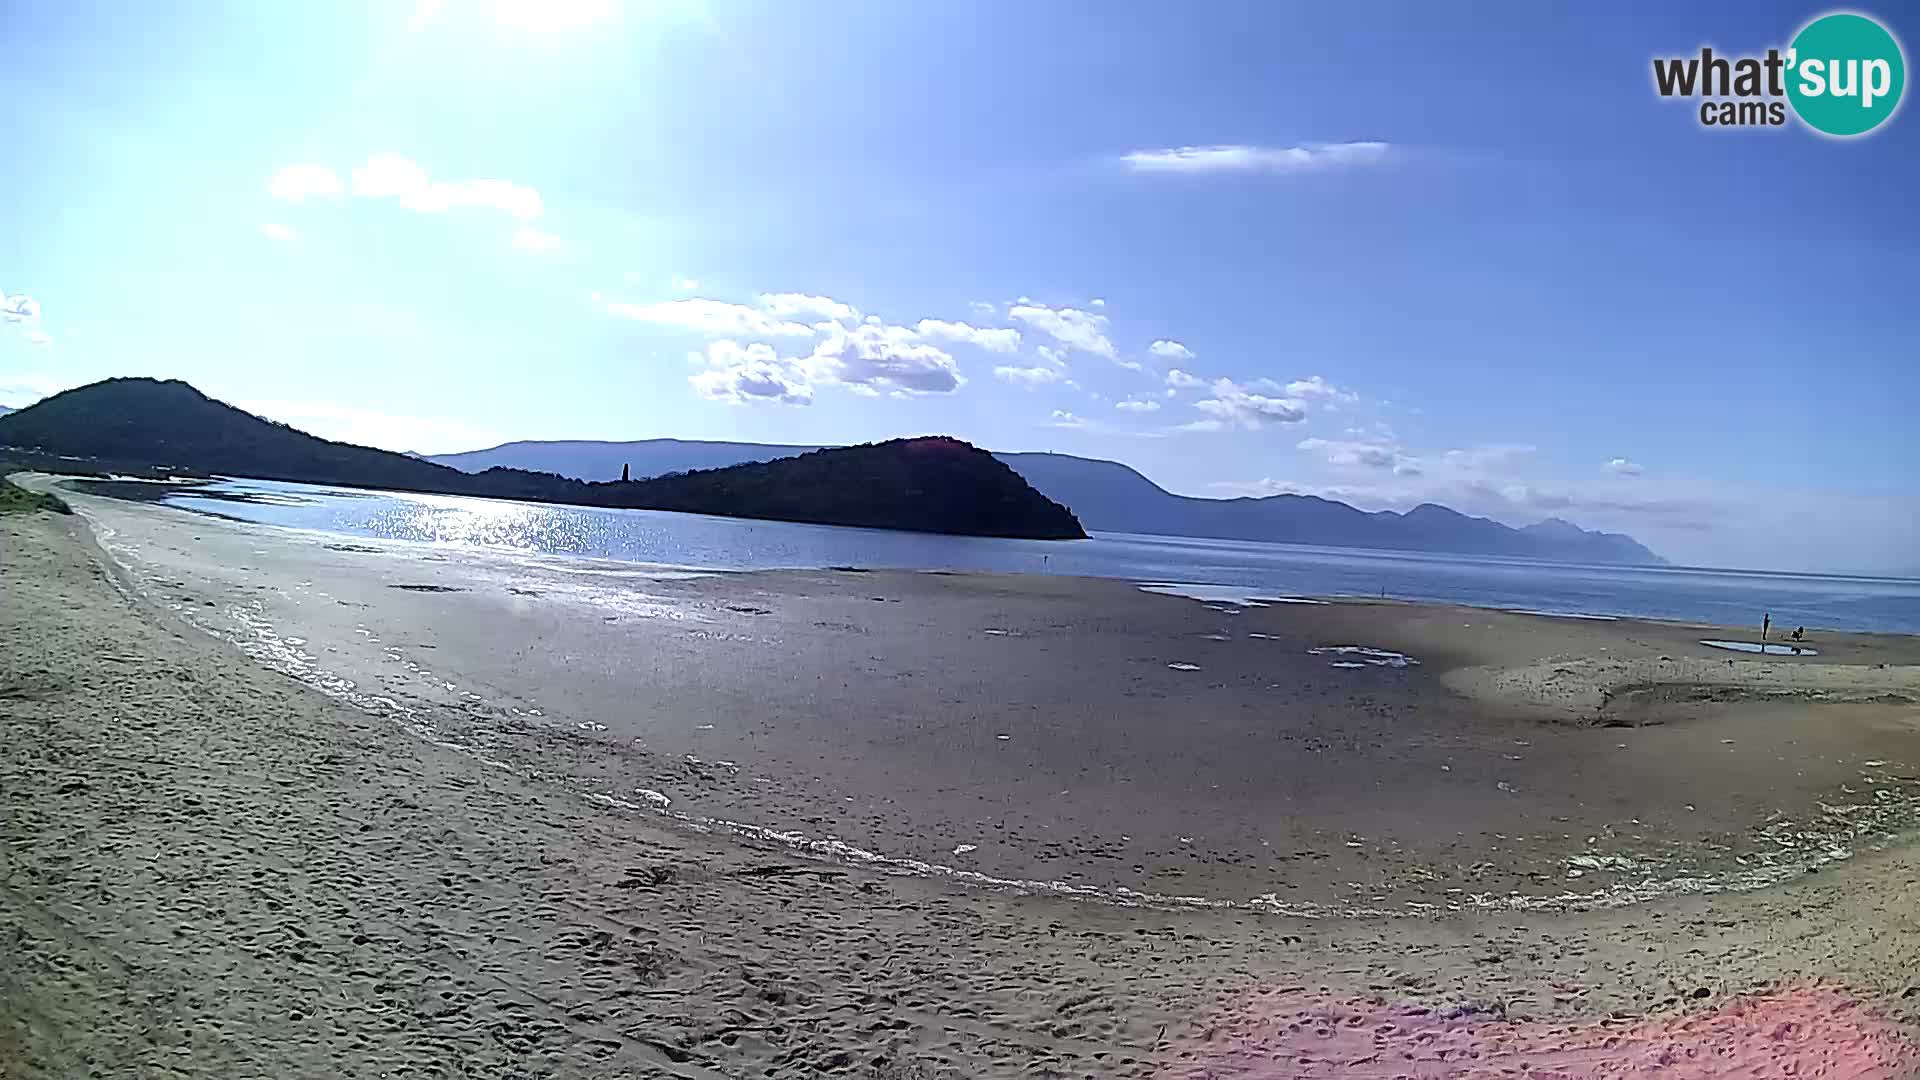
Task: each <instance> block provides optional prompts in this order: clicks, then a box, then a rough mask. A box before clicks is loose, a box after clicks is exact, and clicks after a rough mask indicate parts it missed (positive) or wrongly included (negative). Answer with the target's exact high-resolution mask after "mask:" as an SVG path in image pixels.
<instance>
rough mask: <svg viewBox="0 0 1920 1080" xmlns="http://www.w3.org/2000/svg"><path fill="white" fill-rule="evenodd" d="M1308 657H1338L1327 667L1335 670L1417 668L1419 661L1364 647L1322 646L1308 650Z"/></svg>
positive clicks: (1388, 650)
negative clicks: (1335, 668)
mask: <svg viewBox="0 0 1920 1080" xmlns="http://www.w3.org/2000/svg"><path fill="white" fill-rule="evenodd" d="M1307 655H1308V656H1338V657H1340V658H1341V659H1339V660H1335V661H1333V662H1332V663H1331V664H1330V665H1329V666H1330V667H1337V668H1357V667H1391V668H1403V667H1409V666H1415V667H1417V666H1419V663H1420V661H1418V660H1415V659H1414V658H1413V657H1411V656H1408V655H1407V654H1406V653H1397V652H1394V651H1393V650H1391V649H1375V648H1372V647H1370V646H1366V645H1322V646H1320V647H1319V648H1317V649H1308V650H1307Z"/></svg>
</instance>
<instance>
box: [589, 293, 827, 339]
mask: <svg viewBox="0 0 1920 1080" xmlns="http://www.w3.org/2000/svg"><path fill="white" fill-rule="evenodd" d="M607 313H608V314H610V315H618V316H619V317H621V318H623V319H633V320H634V321H636V322H648V323H658V324H660V325H663V326H678V327H682V328H684V329H687V330H694V331H698V332H700V333H703V334H707V335H710V336H712V337H812V336H813V330H812V329H810V328H809V327H807V326H806V325H804V324H802V323H797V322H791V321H788V320H784V319H777V318H774V317H773V316H771V315H769V314H767V313H766V312H764V311H761V310H760V309H759V308H751V307H748V306H746V305H745V304H729V303H727V302H726V301H724V300H706V299H692V300H663V301H661V302H659V303H656V304H625V303H615V304H608V305H607Z"/></svg>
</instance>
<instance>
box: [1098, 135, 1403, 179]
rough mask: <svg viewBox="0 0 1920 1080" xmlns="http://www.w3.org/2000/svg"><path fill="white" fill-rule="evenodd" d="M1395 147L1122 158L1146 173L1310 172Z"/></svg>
mask: <svg viewBox="0 0 1920 1080" xmlns="http://www.w3.org/2000/svg"><path fill="white" fill-rule="evenodd" d="M1391 152H1392V148H1391V147H1390V146H1388V145H1387V144H1386V143H1383V142H1341V143H1309V144H1306V145H1303V146H1247V145H1243V144H1230V145H1224V146H1176V147H1169V148H1166V149H1160V150H1135V151H1134V152H1132V153H1130V154H1127V155H1125V156H1123V157H1122V158H1121V159H1120V160H1121V161H1122V162H1123V163H1124V164H1125V165H1126V167H1127V168H1128V169H1131V170H1132V171H1134V172H1145V173H1218V172H1273V173H1290V172H1306V171H1309V170H1314V169H1334V168H1344V167H1351V166H1361V165H1377V164H1380V163H1381V162H1384V161H1386V160H1388V159H1389V157H1390V156H1391Z"/></svg>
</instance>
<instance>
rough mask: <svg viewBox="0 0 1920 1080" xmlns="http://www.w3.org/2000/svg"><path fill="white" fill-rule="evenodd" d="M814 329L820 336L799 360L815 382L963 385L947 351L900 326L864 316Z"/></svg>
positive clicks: (933, 390)
mask: <svg viewBox="0 0 1920 1080" xmlns="http://www.w3.org/2000/svg"><path fill="white" fill-rule="evenodd" d="M816 329H821V330H822V332H823V333H825V334H826V337H825V339H824V340H822V341H821V342H820V343H819V344H818V345H816V346H815V347H814V350H813V354H812V355H811V356H809V357H808V358H807V360H806V361H805V363H806V366H807V370H808V371H809V372H810V373H811V374H812V375H813V377H814V378H815V379H816V380H819V381H822V382H838V383H843V384H846V385H847V386H848V387H849V388H850V389H854V388H865V389H868V390H899V391H904V392H907V393H911V394H950V393H952V392H953V391H955V390H958V389H959V388H960V387H962V386H964V385H966V379H965V378H963V377H962V376H961V374H960V368H959V366H958V365H957V364H955V363H954V361H953V356H952V355H951V354H949V353H948V352H946V351H945V350H944V349H940V348H938V347H936V346H933V345H926V344H917V343H916V341H917V339H918V335H917V334H915V333H914V332H913V331H912V330H910V329H908V328H906V327H904V326H887V325H885V324H884V323H881V322H879V321H878V320H869V321H867V322H863V323H861V324H860V325H858V326H854V327H843V326H839V325H837V324H833V323H823V324H820V326H819V327H816Z"/></svg>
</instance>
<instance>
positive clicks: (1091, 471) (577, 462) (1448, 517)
mask: <svg viewBox="0 0 1920 1080" xmlns="http://www.w3.org/2000/svg"><path fill="white" fill-rule="evenodd" d="M819 449H821V448H820V447H817V446H794V445H785V444H777V443H736V442H702V441H691V440H685V439H645V440H641V441H638V442H594V441H562V442H511V443H505V444H502V445H500V446H496V447H492V448H491V449H487V450H474V451H470V452H467V453H461V454H438V455H434V456H432V457H429V458H426V459H425V460H428V461H433V462H437V463H439V464H442V465H450V466H452V467H454V468H456V469H462V470H466V471H480V470H484V469H489V468H497V467H507V468H515V469H533V470H537V471H541V472H552V473H558V474H560V475H561V476H570V477H573V478H575V479H580V480H606V479H612V478H614V477H618V476H619V475H620V471H621V469H622V467H627V468H630V469H631V471H632V475H633V476H635V477H641V476H658V475H661V474H665V473H672V472H679V471H683V470H688V469H712V468H718V467H723V466H727V465H735V464H739V463H741V462H748V461H771V460H776V459H779V458H783V457H790V456H793V455H797V454H804V453H808V452H810V451H814V450H819ZM994 456H995V457H998V458H999V459H1000V460H1001V461H1003V462H1005V463H1006V464H1007V465H1009V466H1011V467H1012V468H1013V470H1014V471H1015V472H1017V473H1019V474H1020V475H1021V476H1022V477H1025V478H1026V481H1027V482H1028V483H1029V484H1032V485H1033V486H1034V488H1036V489H1037V490H1039V491H1040V493H1041V494H1043V495H1045V496H1047V497H1048V498H1050V499H1053V500H1054V501H1056V502H1059V503H1063V504H1065V505H1066V506H1067V507H1068V508H1070V509H1071V510H1072V511H1073V512H1074V514H1075V516H1077V517H1078V518H1079V519H1080V521H1081V523H1082V524H1084V525H1085V526H1086V527H1087V528H1089V529H1093V530H1096V531H1105V532H1132V533H1149V534H1156V535H1165V536H1204V537H1216V538H1220V539H1228V540H1263V541H1277V542H1282V543H1294V544H1319V545H1325V546H1329V547H1357V548H1384V549H1391V550H1398V551H1433V552H1447V553H1450V554H1467V555H1508V556H1520V557H1525V558H1537V559H1552V560H1556V561H1562V562H1587V563H1638V564H1649V565H1661V564H1664V563H1665V562H1666V560H1665V559H1662V558H1661V557H1660V556H1658V555H1655V554H1654V553H1653V552H1651V551H1649V550H1647V549H1646V548H1645V547H1644V546H1642V545H1641V544H1640V543H1639V541H1637V540H1635V539H1633V538H1632V537H1631V536H1626V535H1624V534H1621V533H1608V532H1595V531H1589V530H1586V529H1582V528H1580V527H1579V526H1577V525H1574V524H1572V523H1570V522H1567V521H1562V520H1560V519H1559V518H1548V519H1547V520H1545V521H1542V522H1538V523H1536V524H1533V525H1527V526H1525V527H1522V528H1517V529H1516V528H1513V527H1511V526H1508V525H1503V524H1501V523H1500V522H1497V521H1492V520H1489V519H1487V518H1481V517H1470V516H1468V515H1466V514H1462V513H1460V512H1458V511H1455V510H1451V509H1449V508H1447V507H1444V506H1438V505H1435V504H1432V503H1425V504H1422V505H1420V506H1416V507H1414V508H1413V509H1411V510H1408V511H1406V512H1405V513H1398V512H1395V511H1391V510H1381V511H1373V512H1369V511H1364V510H1358V509H1355V508H1354V507H1352V506H1349V505H1347V504H1346V503H1343V502H1336V501H1334V500H1331V499H1322V498H1318V497H1315V496H1311V495H1271V496H1267V497H1264V498H1241V499H1200V498H1194V497H1192V496H1187V495H1175V494H1173V493H1172V492H1170V491H1167V490H1166V489H1165V488H1162V487H1161V486H1160V485H1158V484H1155V483H1154V482H1153V481H1151V480H1149V479H1147V478H1146V477H1145V476H1142V475H1141V474H1140V473H1138V472H1136V471H1135V470H1134V469H1132V468H1130V467H1128V466H1126V465H1122V464H1120V463H1119V462H1115V461H1100V460H1096V459H1093V458H1082V457H1073V456H1071V455H1067V454H1002V453H996V454H995V455H994Z"/></svg>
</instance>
